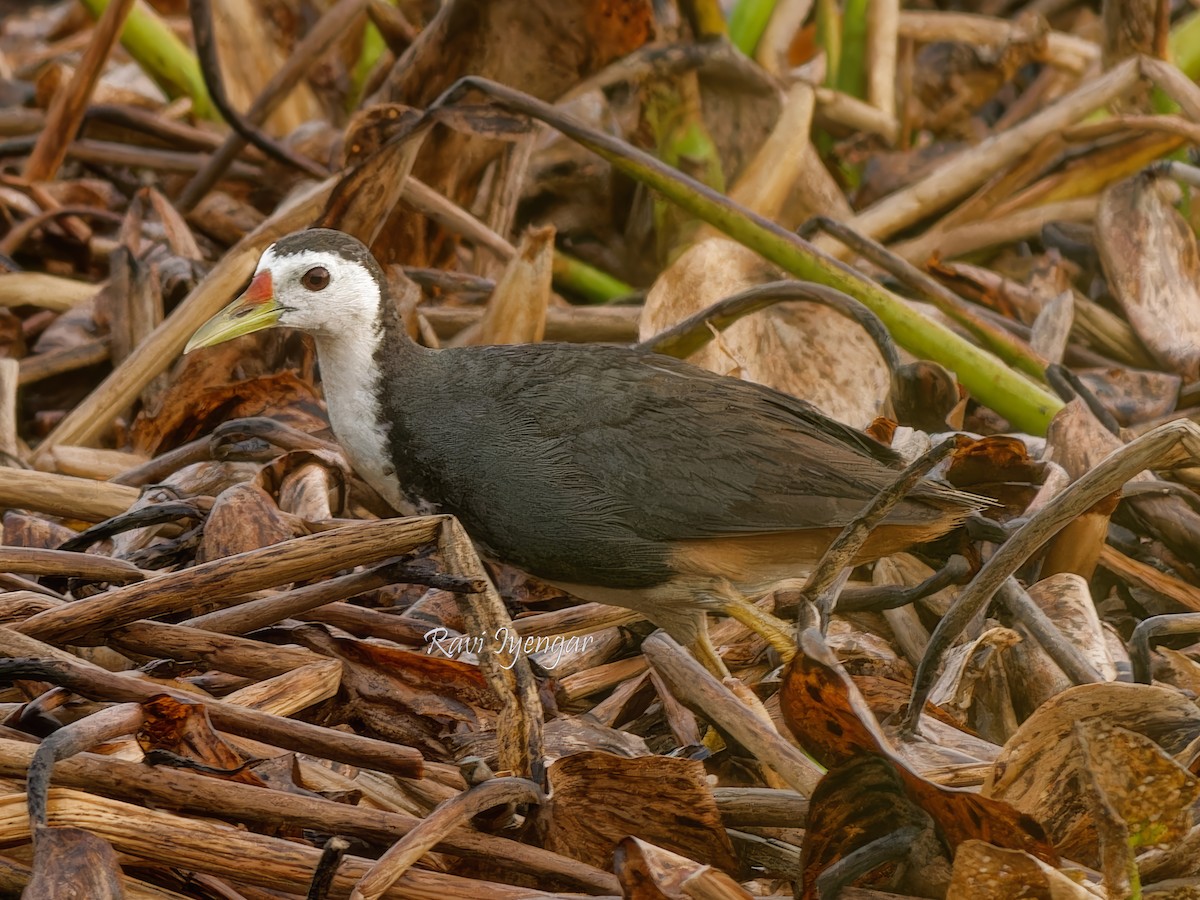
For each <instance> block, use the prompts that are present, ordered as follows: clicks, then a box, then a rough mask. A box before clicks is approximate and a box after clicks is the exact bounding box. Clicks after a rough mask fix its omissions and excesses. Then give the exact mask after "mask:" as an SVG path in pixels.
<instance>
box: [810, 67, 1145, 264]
mask: <svg viewBox="0 0 1200 900" xmlns="http://www.w3.org/2000/svg"><path fill="white" fill-rule="evenodd" d="M1138 80H1139V72H1138V63H1137V60H1136V59H1130V60H1126V61H1125V62H1123V63H1121V64H1120V65H1118V66H1116V67H1114V68H1113V69H1111V70H1110V71H1108V72H1107V73H1105V74H1104V75H1103V76H1101V77H1100V78H1097V79H1095V80H1093V81H1088V82H1087V83H1086V84H1083V85H1081V86H1080V87H1078V88H1076V89H1075V90H1074V91H1072V92H1071V93H1070V94H1067V95H1066V96H1065V97H1063V98H1061V99H1060V100H1059V101H1058V102H1057V103H1055V104H1053V105H1052V106H1050V107H1048V108H1046V109H1045V110H1043V111H1042V112H1040V113H1038V114H1037V115H1035V116H1032V117H1031V118H1030V119H1028V120H1027V121H1025V122H1023V123H1021V124H1020V125H1018V126H1017V127H1016V128H1012V129H1010V130H1008V131H1006V132H1004V133H1003V134H998V135H996V136H994V137H991V138H988V139H987V140H986V141H984V142H983V143H981V144H979V145H978V146H976V147H972V148H971V149H970V150H966V151H963V152H962V153H960V154H958V156H956V157H954V158H953V159H950V160H947V161H945V162H943V163H941V164H939V165H938V166H937V168H936V171H934V172H933V174H931V175H930V176H929V177H927V178H924V179H922V180H920V181H918V182H917V183H916V184H913V185H910V186H909V187H907V188H905V189H904V190H901V191H897V192H896V193H894V194H891V195H889V196H887V197H885V198H883V199H882V200H880V201H879V202H878V203H875V204H874V205H872V206H869V207H867V209H865V210H863V211H862V212H860V213H859V214H858V215H856V216H855V217H854V218H853V219H851V220H850V221H849V222H846V223H845V224H846V225H847V226H849V227H851V228H853V229H855V230H856V231H859V232H861V233H862V234H866V235H869V236H870V237H873V238H875V239H877V240H885V239H887V238H888V237H890V236H891V235H893V234H895V233H896V232H897V231H899V230H901V229H903V228H906V227H908V226H909V225H912V224H915V223H916V222H918V221H919V220H921V219H922V218H924V217H925V216H928V215H930V214H931V213H933V212H935V211H937V210H939V209H942V208H944V207H946V206H947V205H949V204H950V203H953V202H954V201H955V200H957V199H959V198H960V197H962V196H964V195H965V194H967V193H968V192H969V191H971V190H973V189H974V188H976V187H978V186H979V185H980V184H982V183H983V182H984V181H986V180H987V179H988V178H990V177H991V176H992V175H994V174H995V173H996V172H998V171H1000V170H1001V169H1003V168H1004V167H1005V166H1008V165H1011V164H1012V163H1013V162H1014V161H1016V160H1018V159H1020V158H1021V156H1023V155H1024V154H1026V153H1028V152H1029V151H1030V150H1031V149H1032V148H1033V147H1034V146H1036V145H1037V144H1038V142H1040V141H1041V140H1043V139H1044V138H1046V137H1047V136H1049V135H1051V134H1054V133H1056V132H1058V131H1061V130H1062V129H1064V128H1066V127H1067V126H1068V125H1070V124H1072V123H1074V122H1076V121H1078V120H1079V119H1081V118H1082V117H1084V116H1086V115H1087V114H1088V113H1090V112H1092V111H1093V110H1096V109H1098V108H1100V107H1101V106H1104V105H1105V104H1106V103H1109V102H1111V101H1112V100H1114V99H1115V98H1117V97H1119V96H1120V95H1121V94H1124V93H1125V92H1127V91H1129V90H1130V89H1131V88H1133V87H1134V86H1135V85H1136V84H1137V83H1138ZM814 243H815V245H816V246H817V247H818V248H819V249H821V250H823V251H825V252H826V253H831V254H834V255H838V254H841V255H844V251H843V250H842V249H841V248H840V246H839V245H838V244H837V243H836V242H835V241H833V240H825V241H822V240H820V239H818V240H817V241H815V242H814Z"/></svg>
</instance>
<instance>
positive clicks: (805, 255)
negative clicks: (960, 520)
mask: <svg viewBox="0 0 1200 900" xmlns="http://www.w3.org/2000/svg"><path fill="white" fill-rule="evenodd" d="M470 90H478V91H480V92H482V93H483V94H485V95H487V96H489V97H492V98H494V99H496V100H498V101H499V102H500V103H501V104H503V105H504V106H505V107H507V108H509V109H512V110H516V111H518V112H522V113H524V114H525V115H528V116H531V117H532V118H535V119H537V120H538V121H541V122H545V123H546V124H548V125H550V126H552V127H553V128H555V129H557V130H558V131H559V132H561V133H562V134H564V135H566V136H567V137H569V138H571V139H572V140H573V141H575V142H576V143H578V144H580V145H581V146H583V147H586V148H588V149H589V150H591V151H592V152H593V153H595V154H597V155H598V156H600V157H602V158H603V159H605V160H607V161H608V162H609V163H610V164H611V165H612V166H613V167H614V168H615V169H617V170H618V171H620V172H623V173H625V174H626V175H629V176H630V177H631V178H634V179H635V180H637V181H639V182H641V183H642V184H645V185H646V186H648V187H650V188H652V189H653V190H656V191H658V192H659V193H661V194H662V195H663V196H664V197H666V198H667V199H669V200H671V201H672V202H674V203H677V204H678V205H679V206H680V207H682V208H683V209H685V210H686V211H687V212H689V213H691V214H692V215H694V216H697V217H698V218H701V219H703V220H704V221H706V222H708V223H709V224H710V225H712V226H713V227H715V228H717V229H719V230H721V231H723V232H725V234H727V235H729V236H730V237H731V238H733V239H734V240H735V241H737V242H738V243H740V244H743V245H745V246H746V247H749V248H750V249H751V250H754V251H755V252H756V253H759V254H760V255H762V256H764V257H766V258H767V259H768V260H770V261H771V262H773V263H775V264H776V265H778V266H779V267H781V268H782V269H784V270H785V271H787V272H788V273H790V274H791V275H793V276H795V277H796V278H799V279H802V280H805V281H815V282H817V283H818V284H825V285H828V286H829V287H832V288H836V289H837V290H839V291H842V292H843V293H846V294H849V295H850V296H851V297H853V298H855V299H856V300H858V301H860V302H861V303H863V304H864V305H865V306H867V307H868V308H869V309H870V310H871V311H872V312H874V313H875V315H877V316H878V317H879V318H880V319H881V320H882V321H883V324H884V325H885V326H887V329H888V331H890V332H891V334H892V337H893V338H894V339H895V341H896V343H897V344H899V345H900V346H902V347H904V348H905V349H906V350H908V351H909V352H911V353H913V354H914V355H916V356H917V357H920V358H922V359H932V360H934V361H935V362H938V363H940V364H942V365H943V366H945V367H946V368H948V369H950V370H952V371H953V372H954V373H955V375H956V376H957V377H958V380H959V381H961V382H962V384H963V385H964V386H965V387H966V388H967V390H969V391H970V392H971V394H972V396H974V397H975V398H976V399H977V400H979V401H980V402H981V403H984V404H986V405H988V406H990V407H991V408H992V409H994V410H995V411H996V412H998V413H999V414H1000V415H1002V416H1004V418H1006V419H1008V421H1009V422H1011V423H1012V425H1013V427H1014V428H1017V429H1019V430H1021V431H1026V432H1029V433H1032V434H1045V433H1046V429H1047V428H1048V427H1049V424H1050V420H1051V419H1052V418H1053V417H1054V414H1055V413H1056V412H1058V410H1060V409H1062V406H1063V403H1062V401H1061V400H1059V399H1058V398H1057V397H1056V396H1054V395H1053V394H1051V393H1049V392H1048V391H1046V390H1045V389H1044V388H1042V387H1041V386H1039V385H1037V384H1035V383H1034V382H1032V381H1030V380H1029V379H1028V378H1026V377H1025V376H1024V375H1022V374H1021V373H1019V372H1017V371H1016V370H1014V369H1013V368H1012V367H1011V366H1009V365H1007V364H1005V363H1003V362H1001V361H1000V360H999V359H997V358H996V357H995V356H993V355H992V354H991V353H988V352H987V351H986V350H983V349H981V348H980V347H977V346H975V345H974V344H972V343H969V342H968V341H966V340H964V339H963V338H961V337H959V336H958V335H957V334H955V333H954V332H953V331H951V330H950V329H948V328H946V327H945V326H944V325H941V324H940V323H938V322H935V321H933V320H932V319H929V318H926V317H925V316H924V315H922V314H921V313H920V312H918V311H916V310H915V309H913V308H911V307H910V306H908V304H906V303H905V302H904V301H903V300H901V299H900V298H899V297H897V296H896V295H895V294H893V293H891V292H890V291H888V290H887V289H886V288H884V287H883V286H882V285H880V284H877V283H876V282H874V281H871V280H870V279H868V278H867V277H865V276H864V275H862V274H861V273H859V272H857V271H855V270H854V269H852V268H851V267H850V266H848V265H846V264H844V263H842V262H840V261H839V260H836V259H834V258H832V257H830V256H827V255H825V254H824V253H821V252H820V251H819V250H817V248H815V247H814V246H813V245H812V244H810V243H808V242H807V241H805V240H802V239H801V238H800V237H798V236H797V235H795V234H792V233H791V232H790V231H788V230H786V229H784V228H782V227H780V226H779V225H777V224H776V223H774V222H772V221H770V220H769V219H765V218H763V217H762V216H760V215H758V214H757V213H754V212H751V211H750V210H748V209H746V208H744V207H742V206H740V205H738V204H737V203H734V202H733V201H732V200H730V199H729V198H728V197H726V196H724V195H722V194H720V193H718V192H716V191H714V190H713V189H712V188H710V187H707V186H706V185H703V184H701V183H700V182H698V181H696V180H695V179H693V178H688V177H687V176H686V175H683V174H682V173H681V172H678V171H676V170H675V169H672V168H671V167H670V166H668V165H666V164H664V163H663V162H661V161H659V160H657V159H655V158H654V157H653V156H651V155H650V154H648V153H645V152H643V151H641V150H638V149H637V148H635V147H632V146H630V145H629V144H628V143H627V142H626V141H623V140H621V139H619V138H616V137H613V136H612V135H608V134H605V133H603V132H601V131H599V130H597V129H594V128H589V127H588V126H586V125H584V124H582V123H581V122H579V121H578V120H576V119H574V118H572V117H571V116H569V115H566V114H564V113H563V112H561V111H560V110H558V109H556V108H555V107H553V106H551V105H550V104H548V103H544V102H542V101H540V100H536V99H535V98H533V97H530V96H529V95H528V94H523V93H521V92H520V91H517V90H514V89H513V88H509V87H506V86H504V85H502V84H497V83H496V82H494V81H489V80H487V79H484V78H478V77H468V78H463V79H460V80H459V81H458V82H456V83H455V84H454V85H453V86H451V87H450V88H449V90H447V91H446V93H444V94H443V95H442V97H441V98H440V99H439V100H437V101H436V102H435V103H434V104H433V105H432V106H431V107H430V112H431V113H435V115H436V111H437V110H438V109H440V108H442V107H449V106H451V105H452V104H453V102H454V99H455V98H459V97H462V96H463V95H464V94H466V93H468V92H469V91H470Z"/></svg>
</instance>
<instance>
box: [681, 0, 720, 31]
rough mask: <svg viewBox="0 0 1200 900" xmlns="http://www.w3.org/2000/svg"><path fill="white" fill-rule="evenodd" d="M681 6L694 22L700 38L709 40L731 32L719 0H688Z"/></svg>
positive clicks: (693, 25) (690, 20)
mask: <svg viewBox="0 0 1200 900" xmlns="http://www.w3.org/2000/svg"><path fill="white" fill-rule="evenodd" d="M680 7H681V8H682V9H683V11H684V14H685V15H686V16H687V17H688V21H689V22H691V23H692V29H693V30H694V31H695V35H696V38H697V39H698V40H702V41H707V40H712V39H713V38H718V37H724V36H725V35H727V34H728V33H729V26H728V25H727V24H726V23H725V15H724V13H722V12H721V4H720V2H719V0H686V2H684V3H681V4H680Z"/></svg>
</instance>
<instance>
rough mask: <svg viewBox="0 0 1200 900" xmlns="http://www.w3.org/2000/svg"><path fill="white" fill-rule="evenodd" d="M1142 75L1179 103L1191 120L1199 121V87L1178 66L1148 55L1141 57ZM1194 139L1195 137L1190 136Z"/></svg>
mask: <svg viewBox="0 0 1200 900" xmlns="http://www.w3.org/2000/svg"><path fill="white" fill-rule="evenodd" d="M1141 65H1142V75H1144V76H1145V77H1146V78H1149V79H1150V80H1151V81H1152V82H1154V86H1155V87H1157V88H1158V89H1159V90H1161V91H1162V92H1163V93H1164V94H1166V95H1167V96H1168V97H1170V98H1171V99H1172V100H1174V101H1175V102H1176V103H1178V104H1179V108H1180V109H1181V110H1183V112H1184V113H1185V114H1186V115H1187V117H1188V118H1189V119H1191V120H1192V121H1193V122H1200V87H1197V86H1196V83H1195V82H1194V81H1192V79H1190V78H1188V77H1187V76H1186V75H1185V74H1183V72H1181V71H1179V67H1178V66H1173V65H1171V64H1170V63H1168V62H1163V61H1162V60H1161V59H1154V58H1153V57H1150V56H1144V57H1142V58H1141ZM1192 140H1195V138H1192Z"/></svg>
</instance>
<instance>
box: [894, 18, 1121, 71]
mask: <svg viewBox="0 0 1200 900" xmlns="http://www.w3.org/2000/svg"><path fill="white" fill-rule="evenodd" d="M899 29H900V36H901V37H905V38H910V39H911V40H914V41H916V42H917V43H921V44H930V43H935V42H937V41H954V42H957V43H965V44H976V45H988V44H991V45H1004V44H1008V43H1011V42H1012V41H1013V39H1014V38H1016V37H1019V36H1020V34H1021V33H1022V32H1027V31H1028V29H1023V28H1022V27H1021V26H1020V25H1014V24H1013V23H1012V22H1009V21H1008V20H1006V19H997V18H993V17H991V16H977V15H973V14H970V13H947V12H917V11H913V10H906V11H904V12H902V13H900V22H899ZM1045 37H1046V54H1045V57H1046V58H1045V61H1046V62H1048V63H1050V64H1051V65H1053V66H1057V67H1059V68H1063V69H1068V70H1070V71H1072V72H1076V73H1078V74H1083V72H1084V70H1085V69H1087V68H1088V67H1089V66H1091V65H1093V64H1094V63H1098V62H1099V61H1100V46H1099V45H1098V44H1096V43H1095V42H1094V41H1089V40H1085V39H1083V38H1079V37H1076V36H1075V35H1073V34H1067V33H1065V32H1062V31H1051V32H1050V33H1049V34H1047V35H1046V36H1045Z"/></svg>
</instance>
